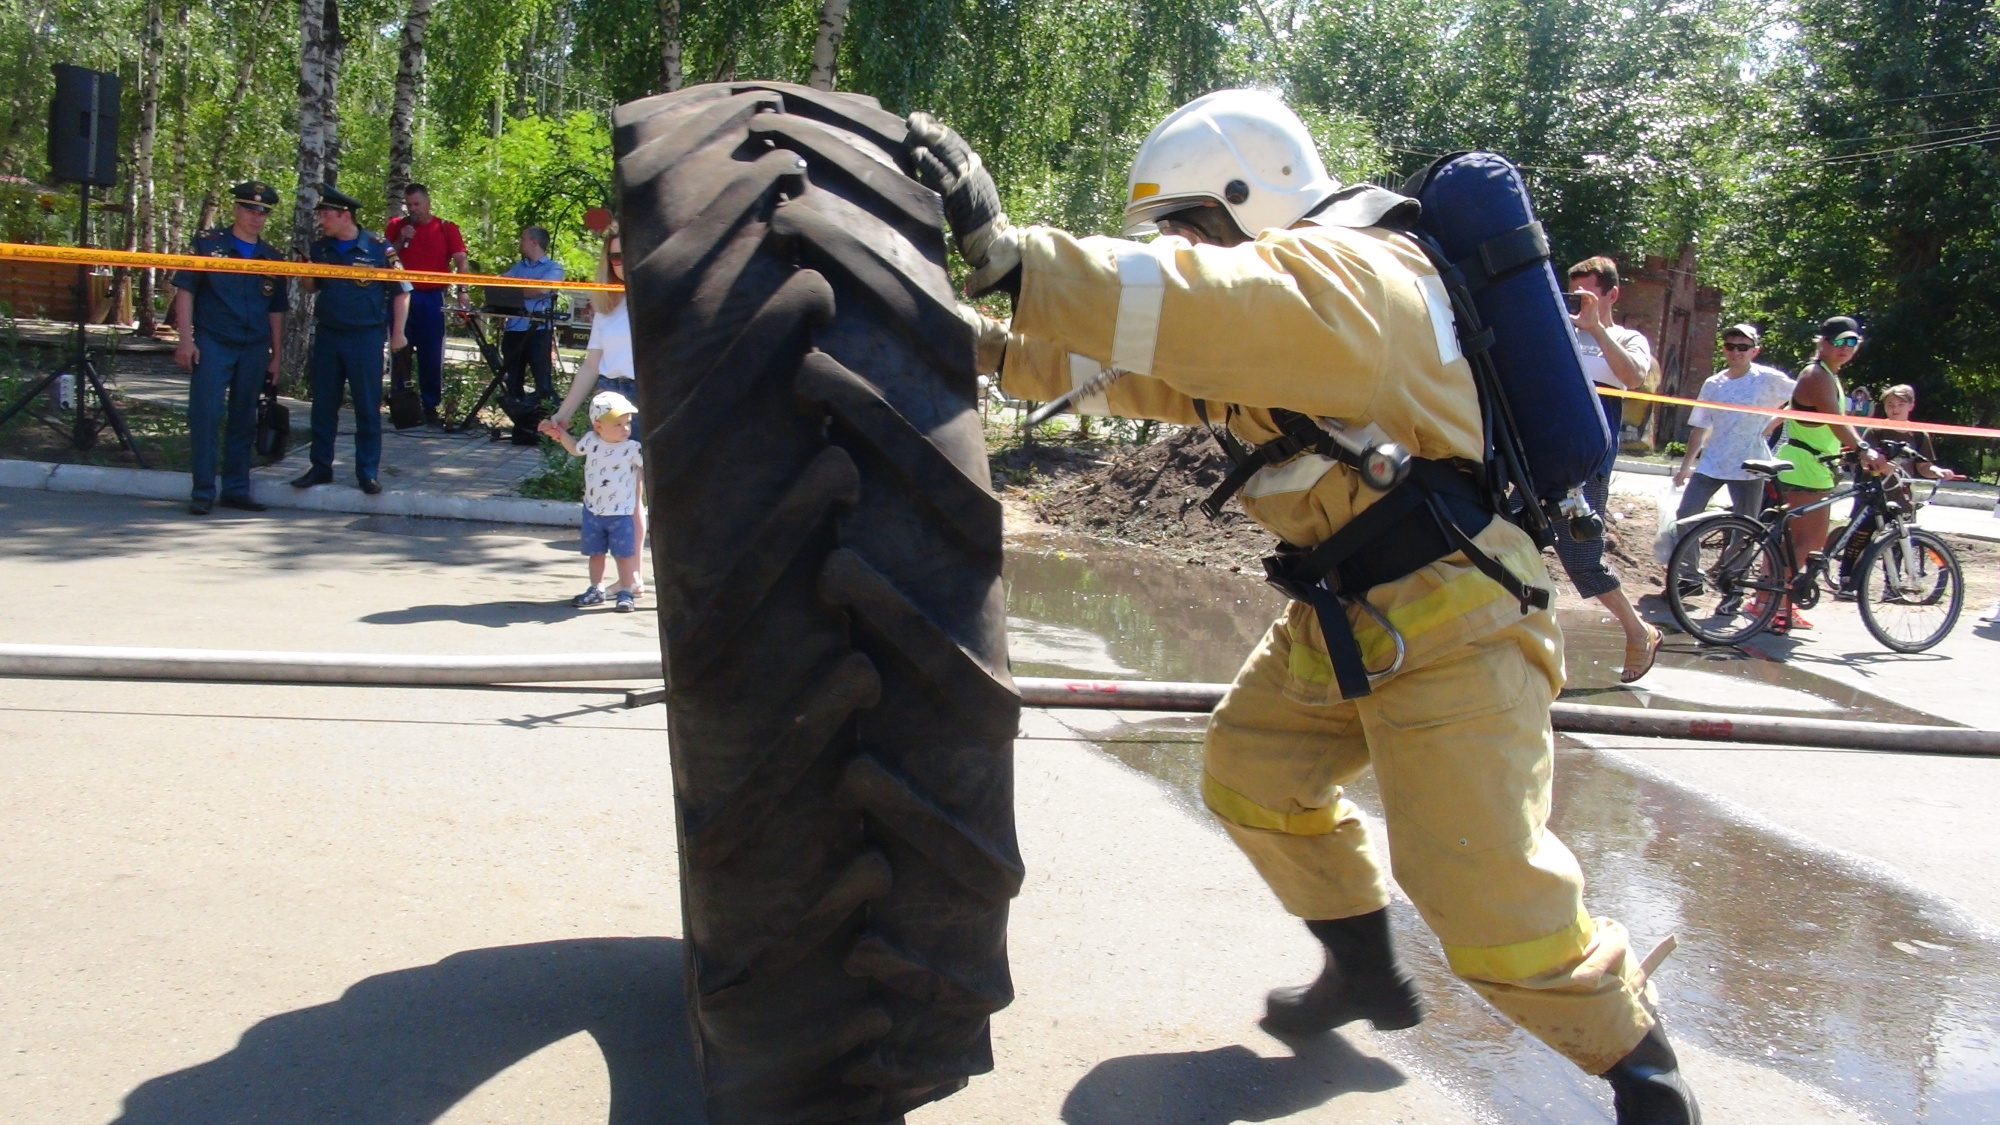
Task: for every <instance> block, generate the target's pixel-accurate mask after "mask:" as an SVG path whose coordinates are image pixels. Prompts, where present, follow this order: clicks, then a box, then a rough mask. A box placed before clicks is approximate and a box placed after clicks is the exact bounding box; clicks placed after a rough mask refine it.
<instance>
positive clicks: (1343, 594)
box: [1264, 458, 1549, 699]
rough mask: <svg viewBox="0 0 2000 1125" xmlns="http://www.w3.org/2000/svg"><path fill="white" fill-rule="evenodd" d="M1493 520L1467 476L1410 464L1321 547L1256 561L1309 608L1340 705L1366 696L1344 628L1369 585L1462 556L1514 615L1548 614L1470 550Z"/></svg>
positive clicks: (1531, 592) (1524, 587)
mask: <svg viewBox="0 0 2000 1125" xmlns="http://www.w3.org/2000/svg"><path fill="white" fill-rule="evenodd" d="M1493 518H1494V516H1493V513H1492V512H1491V511H1490V510H1489V509H1488V508H1487V507H1486V505H1485V502H1484V501H1483V499H1482V498H1481V494H1480V491H1479V488H1478V486H1477V485H1476V484H1475V483H1474V482H1473V479H1472V477H1471V476H1469V475H1468V474H1466V473H1465V472H1463V471H1461V470H1459V469H1456V468H1453V467H1452V466H1451V465H1448V464H1446V463H1444V462H1442V461H1428V460H1424V459H1421V458H1418V459H1416V460H1413V461H1412V462H1411V471H1410V479H1409V480H1407V481H1405V482H1404V483H1403V484H1402V485H1400V486H1398V487H1397V488H1395V489H1394V490H1392V491H1391V492H1389V493H1388V494H1387V495H1385V496H1383V497H1382V498H1381V499H1380V500H1377V501H1376V502H1375V503H1374V504H1371V505H1369V507H1368V508H1367V510H1365V511H1363V512H1362V513H1361V514H1360V515H1358V516H1356V517H1354V519H1352V520H1350V521H1348V523H1347V525H1346V526H1345V527H1342V528H1341V529H1340V530H1339V531H1336V532H1334V533H1333V535H1332V536H1331V537H1329V538H1328V539H1327V540H1326V541H1325V542H1323V543H1320V544H1318V545H1317V546H1313V547H1294V546H1291V545H1290V544H1282V545H1280V546H1279V548H1278V553H1277V554H1274V555H1271V556H1269V557H1267V558H1266V559H1265V560H1264V573H1265V576H1266V580H1267V581H1269V582H1270V584H1271V585H1272V586H1274V587H1276V588H1277V589H1278V590H1279V591H1280V592H1282V593H1283V594H1284V595H1285V596H1286V597H1289V598H1292V599H1293V600H1295V601H1302V602H1306V603H1308V604H1310V605H1311V606H1312V607H1313V611H1314V613H1315V615H1316V616H1318V618H1319V629H1320V633H1321V635H1323V636H1324V637H1325V638H1326V653H1327V656H1328V658H1329V659H1330V660H1331V661H1332V664H1333V675H1334V680H1335V681H1336V682H1337V683H1339V685H1340V697H1341V698H1342V699H1356V698H1359V697H1361V696H1364V695H1367V694H1368V693H1369V688H1368V666H1367V664H1366V663H1365V662H1364V661H1363V660H1362V659H1361V646H1360V644H1359V643H1358V642H1356V641H1355V639H1354V630H1353V629H1352V628H1351V627H1350V626H1349V625H1348V623H1347V606H1346V602H1347V601H1349V600H1362V599H1364V596H1365V595H1366V594H1367V592H1368V591H1369V590H1371V589H1373V588H1374V587H1376V586H1380V585H1382V584H1384V583H1387V582H1394V581H1395V580H1397V579H1398V578H1402V577H1403V576H1405V575H1408V574H1411V573H1413V572H1415V571H1418V570H1421V569H1422V568H1424V567H1426V566H1429V565H1430V564H1432V563H1434V562H1436V561H1438V560H1439V559H1441V558H1444V557H1445V556H1447V555H1450V554H1453V553H1454V552H1463V553H1464V554H1465V557H1466V560H1467V561H1468V562H1470V563H1471V564H1472V565H1473V566H1474V567H1476V568H1478V570H1479V572H1480V573H1482V574H1484V575H1486V577H1488V578H1491V579H1492V580H1493V581H1495V582H1498V583H1499V584H1500V585H1501V587H1502V588H1503V589H1505V590H1506V591H1507V592H1508V593H1509V594H1512V595H1513V596H1514V597H1515V599H1516V600H1518V601H1519V602H1520V603H1521V612H1522V613H1526V612H1528V610H1529V609H1530V608H1535V609H1547V608H1548V606H1549V592H1548V591H1547V590H1544V589H1541V588H1539V587H1535V586H1530V585H1528V584H1527V583H1525V582H1523V581H1521V580H1520V579H1519V578H1518V577H1516V576H1515V575H1514V574H1513V573H1512V572H1510V571H1508V570H1507V568H1506V567H1503V566H1501V565H1500V563H1499V562H1498V560H1496V559H1494V558H1493V557H1492V556H1491V555H1488V554H1487V553H1486V552H1484V551H1482V550H1480V549H1479V548H1478V547H1477V546H1476V545H1474V544H1473V542H1472V537H1473V536H1474V535H1477V534H1479V533H1480V532H1481V531H1484V530H1485V529H1486V525H1487V524H1488V523H1490V522H1492V520H1493Z"/></svg>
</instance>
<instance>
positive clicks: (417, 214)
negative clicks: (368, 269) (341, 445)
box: [384, 184, 470, 426]
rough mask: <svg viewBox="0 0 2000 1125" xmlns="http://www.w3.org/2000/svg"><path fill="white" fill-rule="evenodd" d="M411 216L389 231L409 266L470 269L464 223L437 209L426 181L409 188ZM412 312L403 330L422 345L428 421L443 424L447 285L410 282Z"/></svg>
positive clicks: (420, 382)
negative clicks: (443, 215)
mask: <svg viewBox="0 0 2000 1125" xmlns="http://www.w3.org/2000/svg"><path fill="white" fill-rule="evenodd" d="M403 205H404V206H405V207H407V208H408V209H409V212H410V213H409V214H408V215H407V216H402V215H399V216H397V217H396V218H393V219H390V220H389V229H388V230H387V231H385V232H384V234H386V235H387V237H388V239H389V245H391V246H394V247H395V248H396V254H397V256H398V257H400V258H402V260H403V268H404V269H406V270H432V271H435V272H438V273H464V272H466V270H467V269H468V268H469V261H470V259H469V258H468V257H467V256H466V253H465V236H464V235H461V234H460V233H459V232H458V224H457V223H454V222H450V221H447V220H445V219H440V218H438V217H437V216H436V215H433V214H432V213H431V189H429V188H427V187H425V186H424V185H422V184H408V185H406V186H405V187H404V188H403ZM410 289H411V292H410V316H409V322H408V323H407V325H405V327H404V330H403V334H404V335H405V336H406V337H407V338H408V339H409V341H410V346H411V347H413V348H415V349H416V350H417V365H416V366H417V389H418V390H419V391H421V392H422V394H423V399H424V420H425V421H427V422H429V423H430V424H431V425H433V426H436V425H441V424H442V422H441V421H440V419H439V418H438V403H440V402H442V401H443V400H444V286H442V285H419V284H414V283H413V284H412V285H411V286H410Z"/></svg>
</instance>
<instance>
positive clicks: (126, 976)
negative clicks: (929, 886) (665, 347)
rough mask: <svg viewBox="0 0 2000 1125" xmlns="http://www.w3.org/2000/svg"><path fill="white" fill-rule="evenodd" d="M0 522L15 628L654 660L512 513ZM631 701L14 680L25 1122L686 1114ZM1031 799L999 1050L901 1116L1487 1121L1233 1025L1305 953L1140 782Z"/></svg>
mask: <svg viewBox="0 0 2000 1125" xmlns="http://www.w3.org/2000/svg"><path fill="white" fill-rule="evenodd" d="M0 529H4V530H5V534H6V536H7V539H8V542H9V551H8V552H7V553H6V554H5V556H4V557H0V583H4V584H5V586H6V588H7V589H10V590H14V591H27V592H29V593H30V594H31V595H32V596H27V597H11V598H7V599H0V638H5V639H7V640H17V641H45V642H55V641H69V642H81V643H131V644H179V645H188V646H194V647H204V646H218V647H219V646H224V645H228V646H236V647H271V648H287V647H314V648H324V649H336V650H351V651H437V652H453V653H473V652H522V651H582V650H588V649H592V648H596V647H604V648H612V649H620V650H630V649H634V648H639V647H643V646H644V645H645V644H648V643H651V641H652V629H653V619H652V615H651V614H633V615H625V616H618V615H613V614H609V613H600V612H591V613H575V612H572V611H570V610H569V609H568V608H567V607H566V606H564V605H562V604H561V603H562V601H563V600H564V599H566V598H567V596H568V595H569V594H570V593H571V592H573V591H574V590H575V589H576V585H577V584H576V578H577V575H578V574H579V573H580V560H579V559H578V558H577V557H576V556H575V555H573V554H569V553H568V551H569V549H570V548H569V545H568V543H566V542H564V541H563V540H562V539H561V538H560V537H556V538H551V537H549V536H547V535H544V534H523V533H521V532H520V531H519V530H518V529H503V528H480V527H477V526H467V525H459V524H453V523H449V522H444V521H440V522H437V523H422V522H415V521H401V522H387V521H380V520H376V521H370V520H365V519H364V520H356V519H354V518H353V517H330V516H319V515H308V514H284V515H281V516H277V517H276V518H264V517H260V518H220V519H216V520H212V521H209V522H206V523H202V524H198V525H191V524H190V523H189V522H188V521H187V520H186V519H185V518H184V517H182V516H180V515H178V514H177V513H176V511H175V509H174V508H173V507H172V506H170V505H166V504H152V503H147V502H144V501H135V500H124V499H114V498H106V497H89V496H83V497H78V496H52V495H49V494H42V493H27V492H0ZM616 687H617V686H616V685H606V686H600V687H570V688H559V689H517V690H491V691H486V690H453V691H419V690H395V689H345V688H309V687H286V686H273V685H182V684H148V683H92V682H82V681H53V680H24V679H17V680H7V681H0V855H5V856H6V857H7V862H6V863H5V864H4V865H0V1057H4V1058H5V1059H6V1060H7V1063H6V1065H5V1067H4V1068H0V1104H4V1105H6V1106H7V1107H8V1109H7V1112H6V1117H7V1118H8V1120H9V1121H10V1122H19V1123H23V1125H27V1123H33V1125H41V1123H48V1125H56V1123H62V1125H75V1123H77V1122H90V1121H100V1122H102V1121H111V1120H114V1119H116V1120H119V1121H121V1122H127V1123H131V1125H139V1123H148V1125H152V1123H158V1125H167V1123H174V1125H187V1123H194V1122H200V1123H202V1125H213V1123H220V1122H249V1121H302V1120H308V1119H310V1120H339V1121H344V1122H391V1121H428V1120H432V1119H433V1118H436V1119H437V1120H441V1121H447V1122H451V1123H453V1125H470V1123H472V1122H536V1123H548V1122H590V1121H605V1120H614V1121H641V1120H643V1121H648V1122H658V1123H695V1122H699V1121H700V1120H701V1118H700V1114H699V1111H698V1100H697V1099H696V1097H695V1095H694V1090H695V1088H696V1084H695V1079H694V1072H693V1063H692V1060H691V1054H690V1051H689V1048H688V1045H687V1042H686V1039H685V1033H684V1030H683V1028H684V1023H683V1020H684V1016H683V1014H682V1010H681V1003H680V1000H679V989H680V977H679V967H680V956H681V952H680V942H679V936H680V934H681V926H680V920H679V917H678V907H677V892H676V882H675V879H676V864H677V860H676V855H675V850H674V845H673V839H674V837H673V825H672V822H671V814H670V811H669V810H670V809H671V802H670V790H669V784H670V783H669V776H668V771H667V759H666V737H665V731H664V729H663V716H662V714H661V713H660V712H659V711H658V710H647V711H639V712H633V711H625V710H623V709H622V708H620V707H619V706H618V702H619V700H620V698H621V696H620V693H619V692H618V691H617V690H616ZM1018 792H1019V797H1020V812H1019V819H1020V834H1021V842H1022V847H1023V850H1024V852H1025V854H1026V855H1027V857H1028V859H1029V863H1030V865H1031V867H1032V870H1033V872H1034V874H1033V875H1032V876H1031V878H1030V880H1029V883H1028V885H1027V888H1026V890H1025V891H1024V893H1023V895H1022V896H1021V898H1020V900H1019V901H1018V903H1017V904H1016V906H1015V909H1014V913H1013V925H1012V929H1011V932H1010V945H1011V948H1012V952H1013V964H1014V976H1015V984H1016V988H1017V991H1018V996H1019V998H1018V999H1017V1000H1016V1002H1015V1003H1014V1005H1013V1006H1012V1007H1010V1008H1008V1009H1007V1010H1006V1011H1005V1012H1003V1013H1002V1014H1001V1015H1000V1016H999V1017H998V1018H997V1019H996V1021H995V1038H996V1050H997V1052H998V1053H999V1055H1000V1057H1001V1059H1002V1062H1001V1069H1000V1071H999V1072H998V1073H996V1074H995V1075H992V1076H990V1077H986V1078H981V1079H976V1080H975V1081H974V1083H973V1085H972V1088H971V1089H970V1090H968V1091H967V1092H965V1093H964V1094H961V1095H959V1096H958V1097H955V1098H953V1099H951V1100H950V1101H948V1102H945V1103H942V1104H940V1105H939V1106H937V1107H934V1108H931V1109H927V1110H925V1111H923V1112H921V1113H919V1114H917V1115H916V1116H915V1117H914V1118H913V1120H914V1121H916V1122H930V1123H937V1125H942V1123H946V1122H952V1123H957V1122H990V1123H994V1125H1001V1123H1006V1125H1016V1123H1019V1122H1027V1121H1053V1120H1058V1119H1062V1120H1067V1121H1071V1122H1078V1123H1087V1125H1115V1123H1122V1122H1134V1123H1136V1122H1141V1121H1144V1122H1188V1123H1190V1125H1191V1123H1192V1122H1195V1121H1199V1120H1243V1119H1250V1120H1265V1119H1272V1118H1278V1117H1283V1118H1286V1119H1287V1120H1297V1121H1302V1122H1313V1121H1317V1122H1334V1121H1341V1122H1363V1123H1372V1122H1381V1123H1387V1122H1396V1121H1408V1122H1418V1121H1421V1122H1427V1123H1429V1122H1437V1123H1443V1125H1458V1123H1468V1125H1469V1123H1470V1122H1471V1121H1472V1120H1473V1118H1472V1117H1471V1116H1470V1114H1469V1113H1468V1111H1466V1110H1465V1109H1463V1108H1461V1107H1460V1106H1459V1105H1458V1104H1457V1103H1456V1102H1455V1101H1453V1100H1452V1099H1451V1098H1450V1097H1448V1096H1447V1095H1446V1094H1445V1093H1444V1092H1443V1090H1442V1089H1441V1088H1440V1087H1438V1086H1437V1085H1435V1084H1433V1083H1431V1082H1429V1081H1427V1080H1425V1079H1423V1078H1421V1077H1418V1076H1416V1075H1414V1074H1412V1073H1411V1072H1409V1071H1408V1070H1407V1069H1405V1068H1403V1067H1399V1066H1396V1065H1394V1064H1391V1063H1389V1062H1387V1061H1385V1060H1384V1059H1383V1058H1382V1057H1381V1056H1380V1054H1379V1053H1378V1052H1377V1050H1376V1049H1375V1047H1374V1045H1373V1044H1372V1043H1371V1041H1370V1040H1369V1039H1368V1038H1367V1037H1366V1036H1362V1035H1355V1036H1350V1037H1347V1038H1346V1039H1329V1040H1325V1041H1322V1042H1319V1043H1316V1044H1309V1045H1306V1046H1304V1047H1302V1048H1301V1049H1300V1050H1299V1051H1298V1052H1297V1053H1295V1052H1294V1051H1293V1050H1291V1049H1290V1048H1288V1047H1286V1046H1285V1045H1284V1044H1282V1043H1280V1042H1278V1041H1276V1040H1274V1039H1271V1038H1269V1037H1267V1036H1265V1035H1263V1034H1262V1033H1261V1032H1259V1031H1258V1030H1257V1028H1256V1027H1255V1026H1254V1024H1253V1022H1252V1020H1253V1018H1254V1016H1255V1015H1256V1014H1257V1012H1258V1011H1259V1005H1260V997H1261V994H1262V990H1263V989H1264V988H1266V987H1268V986H1269V985H1270V984H1271V983H1272V981H1273V980H1290V979H1294V978H1303V977H1305V976H1308V975H1310V973H1311V972H1312V971H1313V969H1314V968H1315V959H1314V955H1313V952H1312V950H1311V949H1310V947H1309V944H1308V943H1307V942H1306V941H1305V940H1303V939H1302V938H1301V935H1300V933H1299V932H1298V930H1297V927H1296V924H1295V923H1293V922H1292V921H1291V920H1290V919H1288V918H1286V917H1285V916H1284V915H1283V914H1282V912H1280V911H1279V910H1278V909H1277V908H1276V906H1275V904H1273V903H1271V902H1270V901H1269V900H1268V896H1267V895H1265V894H1264V892H1263V891H1262V890H1261V888H1260V887H1259V886H1258V884H1257V882H1256V880H1255V878H1254V876H1253V874H1252V873H1251V872H1250V870H1249V868H1248V866H1247V864H1246V863H1245V862H1244V861H1243V860H1242V859H1241V858H1240V857H1239V856H1238V855H1237V854H1236V853H1235V851H1234V849H1232V848H1230V847H1229V845H1228V844H1227V842H1226V841H1225V840H1224V839H1222V838H1221V837H1220V836H1219V835H1218V834H1217V833H1215V832H1214V831H1213V830H1211V829H1210V828H1209V827H1208V826H1207V825H1205V824H1204V823H1203V822H1201V821H1200V820H1199V819H1197V818H1196V817H1194V816H1192V815H1190V814H1189V813H1188V812H1187V811H1186V810H1185V809H1183V808H1180V807H1178V806H1177V805H1175V804H1173V803H1172V802H1171V801H1170V800H1168V799H1167V798H1166V797H1165V796H1164V795H1162V794H1161V793H1160V792H1159V791H1158V789H1157V788H1156V787H1154V786H1152V785H1151V784H1149V783H1148V782H1146V781H1145V780H1143V779H1140V778H1138V777H1136V776H1134V775H1132V774H1130V773H1129V772H1128V771H1126V770H1124V769H1123V767H1120V766H1118V765H1116V764H1115V763H1113V762H1111V761H1110V760H1108V759H1106V758H1104V757H1103V756H1101V755H1099V754H1097V753H1096V752H1095V751H1093V750H1092V749H1090V748H1089V747H1088V746H1086V745H1083V744H1081V743H1079V742H1077V741H1075V740H1073V739H1070V740H1067V741H1032V740H1031V741H1024V743H1023V744H1022V751H1021V754H1020V763H1019V781H1018ZM1105 809H1116V810H1118V814H1117V816H1116V817H1105V816H1103V815H1102V811H1103V810H1105ZM1134 838H1142V839H1144V841H1145V846H1144V847H1143V848H1135V847H1132V846H1131V841H1132V840H1133V839H1134ZM1139 887H1143V888H1144V892H1143V893H1134V891H1133V888H1139ZM1246 949H1255V950H1262V951H1266V952H1264V953H1262V954H1260V955H1259V956H1257V957H1255V958H1245V957H1242V956H1240V951H1242V950H1246ZM614 1089H615V1090H617V1091H618V1100H617V1102H616V1104H614V1103H613V1096H612V1091H613V1090H614ZM440 1115H442V1116H440Z"/></svg>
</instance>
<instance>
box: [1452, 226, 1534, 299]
mask: <svg viewBox="0 0 2000 1125" xmlns="http://www.w3.org/2000/svg"><path fill="white" fill-rule="evenodd" d="M1548 256H1549V236H1548V232H1546V231H1544V230H1543V229H1542V224H1541V223H1540V222H1539V221H1535V222H1530V223H1528V224H1527V225H1526V226H1519V227H1515V228H1514V229H1513V230H1510V231H1508V232H1507V233H1505V234H1497V235H1494V236H1493V237H1492V238H1489V239H1487V240H1486V241H1485V242H1482V243H1480V244H1479V248H1478V249H1477V250H1474V251H1473V252H1472V253H1471V254H1468V255H1466V256H1465V257H1464V258H1463V259H1461V260H1459V261H1457V262H1454V263H1453V264H1454V265H1456V266H1457V267H1458V268H1459V271H1460V272H1461V273H1463V274H1464V275H1465V284H1466V287H1467V288H1469V289H1471V290H1473V291H1474V292H1478V291H1479V290H1481V289H1484V288H1486V287H1487V286H1489V285H1491V284H1493V283H1494V282H1496V281H1499V280H1500V279H1501V278H1503V277H1505V276H1507V275H1508V274H1510V273H1513V272H1514V271H1515V270H1518V269H1520V268H1522V267H1523V266H1530V265H1533V264H1535V263H1536V262H1539V261H1543V260H1544V259H1546V258H1547V257H1548Z"/></svg>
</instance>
